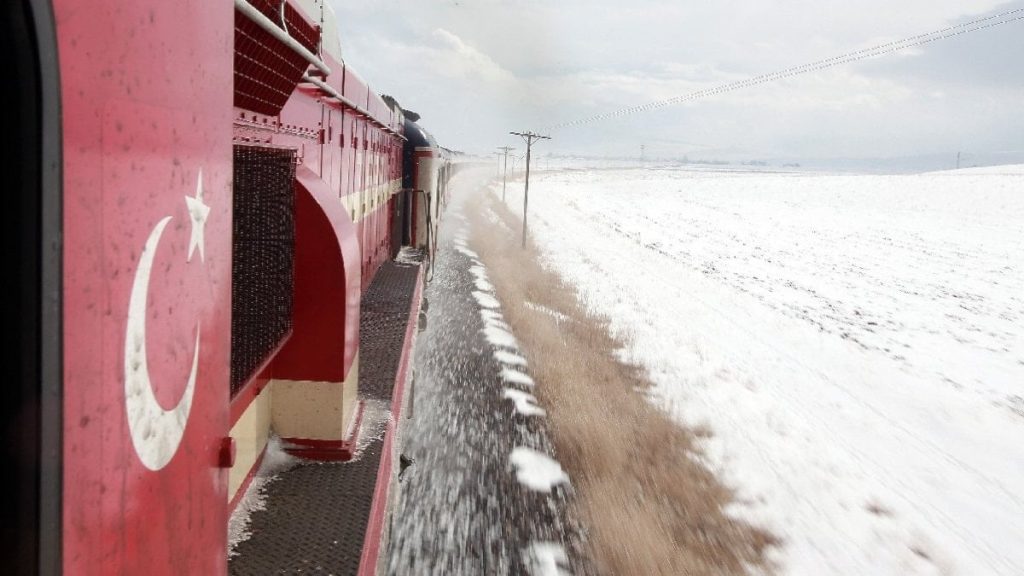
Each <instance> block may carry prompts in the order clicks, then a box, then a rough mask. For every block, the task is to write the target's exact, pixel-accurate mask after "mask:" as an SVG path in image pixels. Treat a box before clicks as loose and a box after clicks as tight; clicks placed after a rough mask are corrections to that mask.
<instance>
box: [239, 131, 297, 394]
mask: <svg viewBox="0 0 1024 576" xmlns="http://www.w3.org/2000/svg"><path fill="white" fill-rule="evenodd" d="M233 187H234V204H233V205H234V216H233V228H234V237H233V241H232V242H233V247H232V249H233V252H234V256H233V263H232V269H231V393H232V394H234V393H235V392H237V391H238V390H240V389H241V388H242V387H243V386H244V385H245V383H246V382H247V381H249V380H250V379H251V378H252V377H253V376H255V375H256V374H255V373H256V371H257V370H258V369H259V368H260V366H261V365H263V364H264V363H265V362H266V361H267V360H268V359H269V357H270V355H271V354H272V353H273V352H274V350H276V349H277V348H278V347H279V346H280V344H281V343H282V341H283V340H284V339H285V338H286V337H287V336H288V334H289V333H290V332H291V329H292V299H293V290H294V271H295V257H294V256H295V212H294V208H295V151H294V150H290V149H282V148H264V147H259V146H241V145H239V146H235V148H234V184H233Z"/></svg>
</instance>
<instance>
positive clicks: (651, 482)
mask: <svg viewBox="0 0 1024 576" xmlns="http://www.w3.org/2000/svg"><path fill="white" fill-rule="evenodd" d="M466 212H467V216H468V217H469V219H470V221H471V230H472V233H471V235H470V245H471V247H472V248H473V250H475V251H476V252H477V253H478V254H479V255H480V258H481V260H482V261H483V263H484V264H485V265H486V267H487V270H488V273H489V275H490V278H491V280H492V282H493V284H494V286H495V290H496V293H497V295H498V298H499V300H500V301H501V304H502V309H503V310H504V312H505V320H506V321H507V322H508V324H509V325H510V326H511V328H512V330H513V332H514V333H515V336H516V338H517V339H518V341H519V345H520V347H521V349H522V352H523V353H524V355H525V356H526V358H527V360H528V361H529V366H530V373H531V375H532V376H533V378H534V380H535V381H536V382H537V385H536V389H535V391H534V392H535V394H536V396H537V397H538V399H539V402H540V404H541V405H542V406H543V407H544V408H546V409H547V413H548V419H549V430H550V433H551V435H552V440H553V442H554V444H555V449H556V451H557V457H558V459H559V461H560V462H561V463H562V465H563V467H564V468H565V469H566V471H567V472H568V473H569V476H570V477H571V478H572V482H573V486H574V488H575V491H576V496H577V505H578V506H579V507H580V508H581V510H580V512H581V514H582V516H583V518H584V521H585V522H586V523H587V524H588V525H589V535H588V542H587V545H588V546H589V547H590V551H589V554H588V556H591V558H592V559H593V560H594V561H595V563H596V564H597V567H598V569H599V570H600V572H602V573H607V574H672V575H679V574H686V575H705V574H708V575H710V574H745V573H748V572H750V571H752V572H757V573H771V572H773V566H771V565H770V562H768V561H767V560H766V552H767V550H768V549H769V548H770V547H771V546H773V545H777V544H778V540H777V538H775V537H774V536H773V535H771V534H769V533H767V532H765V531H763V530H761V529H758V528H757V527H755V526H751V525H749V524H747V523H745V522H743V521H741V520H738V519H736V518H732V517H730V516H728V515H727V514H726V513H725V512H724V509H725V507H726V506H727V505H728V504H729V503H730V502H731V501H732V499H733V494H732V492H731V491H730V490H729V489H728V488H727V487H726V486H723V485H722V484H721V483H720V482H719V481H718V480H717V479H716V478H715V477H714V475H712V474H711V472H709V471H708V469H707V468H706V467H704V466H703V465H702V464H700V462H699V460H700V454H699V451H698V447H697V442H696V441H697V439H698V438H699V437H701V436H702V435H706V434H707V431H704V430H694V429H687V428H684V427H681V426H680V425H679V424H678V423H676V422H674V421H672V420H671V419H670V418H669V416H668V415H666V414H665V413H664V412H662V411H660V410H659V409H658V408H656V407H655V406H654V405H652V404H651V403H650V402H649V401H648V400H647V398H646V395H645V392H646V390H647V389H648V388H649V387H650V383H649V382H648V381H647V379H646V378H645V376H644V374H643V372H642V371H641V370H640V369H638V368H637V367H634V366H629V365H626V364H624V363H622V362H620V361H619V360H617V355H616V351H617V350H621V349H622V348H623V345H624V343H623V342H620V341H618V340H616V339H615V338H613V337H612V336H610V332H609V330H608V321H607V319H604V318H600V317H597V316H594V315H592V314H590V313H588V312H587V307H586V304H585V303H583V302H580V300H579V299H578V297H577V294H576V292H575V291H574V290H573V288H572V287H571V286H568V285H566V284H565V283H563V282H562V281H561V279H560V278H559V276H558V274H557V273H556V272H555V271H552V270H547V269H545V268H544V266H543V265H542V264H541V259H540V258H539V254H538V251H537V249H536V247H535V246H533V244H532V243H529V242H528V244H527V247H526V248H525V249H523V248H521V247H520V235H519V231H520V229H521V226H522V224H521V220H520V219H519V217H518V216H517V215H513V214H512V213H511V212H509V211H508V209H507V208H506V207H505V206H504V205H502V204H501V202H499V201H497V199H496V198H495V197H494V196H493V195H492V194H490V193H481V194H479V195H477V197H476V198H474V199H473V200H471V201H470V204H469V206H467V210H466ZM680 321H685V319H680Z"/></svg>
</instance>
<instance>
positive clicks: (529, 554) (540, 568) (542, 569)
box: [523, 542, 569, 576]
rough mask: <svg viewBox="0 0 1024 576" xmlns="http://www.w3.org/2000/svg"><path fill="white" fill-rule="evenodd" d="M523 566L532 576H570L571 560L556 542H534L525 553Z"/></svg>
mask: <svg viewBox="0 0 1024 576" xmlns="http://www.w3.org/2000/svg"><path fill="white" fill-rule="evenodd" d="M523 564H525V565H526V569H527V570H528V571H529V572H530V576H568V575H569V571H568V570H566V568H567V567H568V564H569V558H568V556H566V554H565V549H564V548H562V545H561V544H558V543H556V542H533V543H531V544H530V547H529V548H527V549H526V550H524V551H523Z"/></svg>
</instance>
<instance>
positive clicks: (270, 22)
mask: <svg viewBox="0 0 1024 576" xmlns="http://www.w3.org/2000/svg"><path fill="white" fill-rule="evenodd" d="M52 6H53V11H54V16H55V35H56V38H57V39H58V47H57V48H58V53H59V70H58V77H59V82H60V88H61V90H60V107H61V109H62V111H63V114H62V118H61V125H60V128H61V131H62V135H61V138H62V152H63V161H62V166H61V169H62V180H63V199H62V204H63V242H62V246H63V291H62V293H61V298H62V307H63V311H64V312H63V339H62V340H63V350H64V352H63V392H62V394H63V397H62V401H63V410H64V412H63V423H62V430H63V443H62V451H61V455H60V457H59V459H60V461H61V465H62V470H61V471H60V472H52V471H51V473H53V474H56V475H58V476H59V478H58V479H57V480H56V481H57V482H60V483H61V484H62V502H61V503H60V507H61V520H60V522H61V528H60V537H59V540H60V544H59V547H60V550H61V564H62V567H63V571H64V572H66V573H69V574H106V573H147V574H152V575H154V576H157V575H161V574H204V575H205V574H211V575H215V574H223V573H225V572H226V570H227V557H226V551H227V548H226V545H227V543H226V532H227V530H226V527H227V519H228V516H229V514H230V512H231V510H232V509H233V508H234V506H235V505H236V504H237V503H238V501H239V498H240V497H241V496H242V494H243V493H244V491H245V489H246V487H247V486H248V483H249V482H250V481H251V480H252V478H253V474H254V472H255V471H256V469H257V468H258V466H259V463H260V460H261V458H262V456H263V454H264V451H265V449H266V446H267V443H268V440H269V438H270V437H271V436H272V435H273V434H276V435H279V436H281V437H282V438H283V439H284V441H285V442H286V443H287V444H288V446H289V449H290V450H291V451H293V452H294V453H296V454H299V455H302V456H306V457H313V458H318V459H325V460H331V459H343V458H345V457H346V456H347V455H348V454H350V453H351V450H352V448H353V446H352V440H353V437H352V435H351V432H352V430H351V429H352V423H353V422H354V420H355V419H356V417H357V413H358V412H357V408H358V406H359V398H358V378H359V347H358V346H359V340H360V334H359V318H360V302H361V298H362V294H363V292H364V291H365V290H366V289H367V287H368V286H369V285H370V282H371V281H372V280H373V278H374V275H375V274H376V272H377V270H378V269H379V268H380V266H381V265H382V264H383V263H384V262H385V261H387V260H388V259H389V258H391V257H394V256H395V255H396V254H397V252H398V248H399V247H400V246H401V245H403V244H404V243H411V244H413V245H414V246H417V247H428V248H429V244H430V242H428V241H427V239H429V238H433V239H436V228H437V222H438V219H439V215H440V206H441V203H442V201H443V194H444V190H445V186H444V181H445V179H446V178H447V175H448V169H447V162H448V159H447V158H446V152H445V151H444V150H443V149H441V148H439V147H438V146H437V145H436V143H435V142H433V140H432V139H430V140H429V142H425V143H424V142H419V143H418V144H417V145H416V146H413V147H412V149H413V151H414V154H413V166H412V169H413V170H414V173H411V174H406V171H407V170H409V169H410V166H409V165H408V163H407V162H406V160H407V159H406V151H408V150H410V145H409V143H408V142H406V138H407V133H408V132H409V130H410V123H409V122H407V121H406V118H405V113H404V111H403V110H402V109H401V108H400V107H399V106H398V105H397V103H395V102H394V101H393V100H390V99H386V98H382V97H381V96H380V95H378V94H377V93H376V92H374V91H373V90H372V89H371V88H370V87H369V86H368V85H367V84H366V82H365V81H363V80H362V79H361V78H360V77H359V75H358V74H357V73H356V72H355V71H354V70H353V69H352V68H351V67H350V66H348V65H347V64H346V63H345V62H344V61H343V60H342V58H341V46H340V43H339V42H338V40H337V26H336V22H335V21H334V16H333V12H332V11H331V9H330V7H329V6H325V5H324V3H323V2H322V1H321V0H286V1H285V2H284V3H280V2H278V1H277V0H248V1H246V2H237V1H236V2H234V3H229V2H199V1H196V0H185V1H183V2H177V3H173V4H168V3H159V2H155V1H151V0H145V1H140V2H129V1H127V0H97V1H96V2H93V3H90V5H88V6H85V5H83V4H81V3H80V2H76V1H75V0H55V1H54V2H52ZM285 30H286V32H285V33H284V35H283V36H282V35H281V31H285ZM322 35H326V36H325V37H321V36H322ZM413 126H415V124H413ZM416 130H417V131H419V128H418V127H417V128H416ZM420 132H421V131H420ZM413 190H416V192H414V191H413ZM417 210H418V211H419V212H418V214H419V215H420V216H421V217H422V218H421V219H420V221H417V219H416V218H415V217H413V213H416V211H417ZM428 213H429V218H428V217H427V214H428ZM403 237H406V238H405V239H406V240H407V242H403ZM405 356H408V351H405ZM405 356H403V357H405ZM398 432H399V430H398V429H397V424H396V425H394V426H392V427H391V428H389V434H397V433H398ZM395 442H396V440H394V437H392V440H391V444H393V445H394V446H397V445H396V444H395ZM389 454H390V452H389ZM389 458H390V456H389ZM392 464H394V463H392ZM394 468H395V466H391V465H389V466H386V467H383V468H381V469H382V470H389V471H391V472H392V473H393V472H394ZM391 481H393V478H391ZM310 497H311V498H315V497H316V495H315V494H311V495H310ZM393 498H394V496H392V499H393ZM376 521H379V522H383V520H380V519H379V518H378V520H375V522H376ZM381 526H383V524H381Z"/></svg>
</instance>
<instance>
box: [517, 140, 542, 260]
mask: <svg viewBox="0 0 1024 576" xmlns="http://www.w3.org/2000/svg"><path fill="white" fill-rule="evenodd" d="M509 134H512V135H513V136H520V137H522V139H523V140H525V141H526V185H525V186H524V187H523V248H526V207H527V203H528V202H529V201H530V149H531V148H532V147H533V143H534V141H535V140H551V137H550V136H541V135H540V134H537V133H534V132H509Z"/></svg>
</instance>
